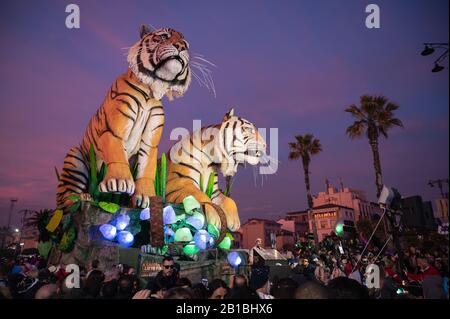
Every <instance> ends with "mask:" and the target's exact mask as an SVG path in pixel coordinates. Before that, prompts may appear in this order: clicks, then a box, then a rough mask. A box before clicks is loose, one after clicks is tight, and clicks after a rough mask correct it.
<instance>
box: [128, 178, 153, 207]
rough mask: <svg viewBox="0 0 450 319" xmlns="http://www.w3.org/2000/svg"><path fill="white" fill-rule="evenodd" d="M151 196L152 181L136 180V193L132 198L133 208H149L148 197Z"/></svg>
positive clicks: (147, 179)
mask: <svg viewBox="0 0 450 319" xmlns="http://www.w3.org/2000/svg"><path fill="white" fill-rule="evenodd" d="M152 196H155V185H154V181H153V180H151V179H150V178H140V179H138V180H136V191H135V192H134V195H133V198H132V203H133V206H134V207H139V208H146V207H149V205H150V197H152Z"/></svg>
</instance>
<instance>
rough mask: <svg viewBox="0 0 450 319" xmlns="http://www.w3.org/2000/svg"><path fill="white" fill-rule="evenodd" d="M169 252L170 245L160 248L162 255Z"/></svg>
mask: <svg viewBox="0 0 450 319" xmlns="http://www.w3.org/2000/svg"><path fill="white" fill-rule="evenodd" d="M168 250H169V246H168V245H164V246H162V247H161V248H160V251H159V253H160V255H165V254H166V253H167V251H168Z"/></svg>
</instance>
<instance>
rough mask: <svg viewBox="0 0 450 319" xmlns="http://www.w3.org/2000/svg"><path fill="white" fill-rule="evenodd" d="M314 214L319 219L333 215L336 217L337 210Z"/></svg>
mask: <svg viewBox="0 0 450 319" xmlns="http://www.w3.org/2000/svg"><path fill="white" fill-rule="evenodd" d="M314 216H315V217H316V218H317V219H322V218H333V217H336V212H325V213H315V214H314Z"/></svg>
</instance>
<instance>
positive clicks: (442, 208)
mask: <svg viewBox="0 0 450 319" xmlns="http://www.w3.org/2000/svg"><path fill="white" fill-rule="evenodd" d="M434 213H435V214H434V218H435V219H437V220H438V223H441V224H444V223H448V198H438V199H436V211H435V212H434Z"/></svg>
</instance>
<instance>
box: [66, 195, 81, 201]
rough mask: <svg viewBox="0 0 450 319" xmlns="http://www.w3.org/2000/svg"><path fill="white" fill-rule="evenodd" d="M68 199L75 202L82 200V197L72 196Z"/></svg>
mask: <svg viewBox="0 0 450 319" xmlns="http://www.w3.org/2000/svg"><path fill="white" fill-rule="evenodd" d="M67 198H68V199H70V200H73V201H78V200H80V196H78V195H70V196H68V197H67Z"/></svg>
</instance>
